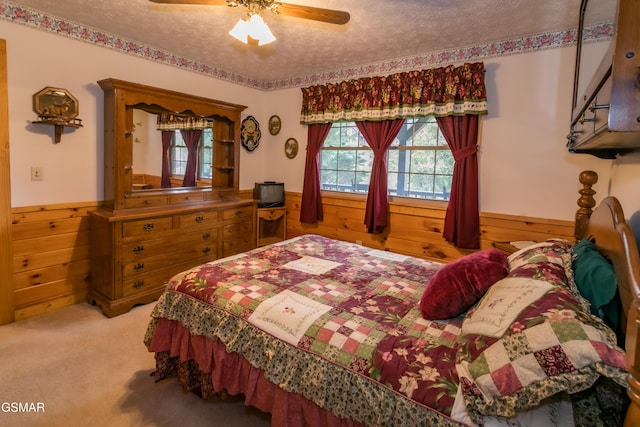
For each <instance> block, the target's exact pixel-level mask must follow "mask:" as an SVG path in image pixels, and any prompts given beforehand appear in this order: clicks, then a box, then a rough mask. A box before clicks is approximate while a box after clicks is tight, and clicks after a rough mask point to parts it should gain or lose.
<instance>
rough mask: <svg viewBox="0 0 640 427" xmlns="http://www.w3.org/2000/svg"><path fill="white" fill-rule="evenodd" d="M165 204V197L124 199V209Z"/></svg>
mask: <svg viewBox="0 0 640 427" xmlns="http://www.w3.org/2000/svg"><path fill="white" fill-rule="evenodd" d="M167 203H168V201H167V196H150V197H131V198H127V199H125V201H124V207H125V208H127V209H131V208H150V207H153V206H166V205H167Z"/></svg>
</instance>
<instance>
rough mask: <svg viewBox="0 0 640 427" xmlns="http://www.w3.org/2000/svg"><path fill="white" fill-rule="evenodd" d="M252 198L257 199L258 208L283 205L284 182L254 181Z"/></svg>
mask: <svg viewBox="0 0 640 427" xmlns="http://www.w3.org/2000/svg"><path fill="white" fill-rule="evenodd" d="M253 198H254V199H256V200H258V207H259V208H275V207H278V206H284V182H275V181H265V182H256V185H255V187H254V188H253Z"/></svg>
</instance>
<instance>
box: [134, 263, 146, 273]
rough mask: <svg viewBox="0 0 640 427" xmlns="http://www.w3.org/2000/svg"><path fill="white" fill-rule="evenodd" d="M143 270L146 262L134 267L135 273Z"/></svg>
mask: <svg viewBox="0 0 640 427" xmlns="http://www.w3.org/2000/svg"><path fill="white" fill-rule="evenodd" d="M143 268H144V262H139V263H137V264H136V265H134V266H133V269H134V270H135V271H140V270H142V269H143Z"/></svg>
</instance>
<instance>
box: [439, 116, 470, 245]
mask: <svg viewBox="0 0 640 427" xmlns="http://www.w3.org/2000/svg"><path fill="white" fill-rule="evenodd" d="M436 120H437V121H438V126H439V127H440V130H441V131H442V134H443V135H444V138H445V139H446V140H447V144H449V148H450V149H451V153H452V154H453V159H454V161H455V162H454V165H453V180H452V182H451V197H450V198H449V204H448V205H447V214H446V216H445V219H444V232H443V233H442V234H443V237H444V238H445V239H446V240H447V241H448V242H451V243H453V244H455V245H456V246H457V247H459V248H464V249H477V248H479V247H480V212H479V209H480V208H479V206H478V204H479V201H478V116H472V115H466V116H447V117H436Z"/></svg>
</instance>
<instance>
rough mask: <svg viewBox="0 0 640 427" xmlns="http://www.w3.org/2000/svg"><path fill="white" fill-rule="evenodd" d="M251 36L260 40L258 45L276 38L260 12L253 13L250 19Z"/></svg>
mask: <svg viewBox="0 0 640 427" xmlns="http://www.w3.org/2000/svg"><path fill="white" fill-rule="evenodd" d="M249 37H251V38H252V39H255V40H258V46H263V45H265V44H267V43H271V42H272V41H274V40H275V39H276V38H275V36H274V35H273V33H272V32H271V30H270V29H269V27H268V26H267V24H265V22H264V21H263V20H262V17H261V16H260V15H258V14H254V15H251V19H250V20H249Z"/></svg>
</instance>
